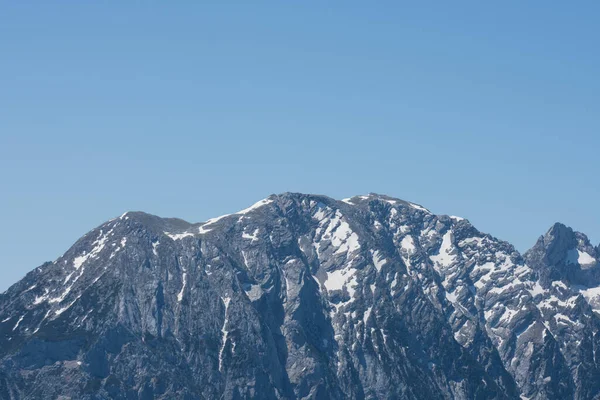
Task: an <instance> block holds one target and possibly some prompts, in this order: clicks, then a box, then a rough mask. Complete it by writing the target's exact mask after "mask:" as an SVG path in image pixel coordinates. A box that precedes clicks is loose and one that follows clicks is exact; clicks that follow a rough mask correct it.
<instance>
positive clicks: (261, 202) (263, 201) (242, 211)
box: [236, 199, 273, 214]
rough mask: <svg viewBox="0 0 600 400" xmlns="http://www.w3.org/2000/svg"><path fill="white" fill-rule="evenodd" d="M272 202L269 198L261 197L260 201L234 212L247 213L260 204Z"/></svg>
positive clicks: (264, 204) (260, 205)
mask: <svg viewBox="0 0 600 400" xmlns="http://www.w3.org/2000/svg"><path fill="white" fill-rule="evenodd" d="M272 202H273V200H271V199H263V200H261V201H258V202H256V203H254V204H253V205H251V206H250V207H248V208H244V209H243V210H241V211H238V212H236V214H247V213H249V212H250V211H253V210H256V209H258V208H260V207H262V206H266V205H267V204H270V203H272Z"/></svg>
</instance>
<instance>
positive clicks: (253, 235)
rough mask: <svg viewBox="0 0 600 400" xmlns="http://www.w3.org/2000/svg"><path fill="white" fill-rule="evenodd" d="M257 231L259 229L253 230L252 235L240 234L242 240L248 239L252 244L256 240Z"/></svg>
mask: <svg viewBox="0 0 600 400" xmlns="http://www.w3.org/2000/svg"><path fill="white" fill-rule="evenodd" d="M259 231H260V230H259V228H256V229H255V230H254V232H252V234H249V233H246V232H244V233H242V238H244V239H250V240H251V241H253V242H254V241H255V240H258V232H259Z"/></svg>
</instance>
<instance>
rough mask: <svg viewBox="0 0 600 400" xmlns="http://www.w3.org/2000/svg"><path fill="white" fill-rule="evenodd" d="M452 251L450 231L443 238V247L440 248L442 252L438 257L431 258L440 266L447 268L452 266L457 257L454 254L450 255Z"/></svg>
mask: <svg viewBox="0 0 600 400" xmlns="http://www.w3.org/2000/svg"><path fill="white" fill-rule="evenodd" d="M451 251H452V231H450V230H448V231H447V232H446V233H445V234H444V237H443V238H442V245H441V246H440V252H439V254H438V255H436V256H431V257H429V258H430V259H431V261H433V262H434V263H437V264H439V265H440V266H442V267H447V266H449V265H450V264H452V263H453V262H454V261H455V259H456V256H455V255H454V254H450V252H451Z"/></svg>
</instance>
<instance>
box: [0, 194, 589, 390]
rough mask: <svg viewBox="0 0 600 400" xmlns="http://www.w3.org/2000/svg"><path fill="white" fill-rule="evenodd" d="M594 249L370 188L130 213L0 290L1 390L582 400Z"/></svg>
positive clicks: (562, 235)
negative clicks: (511, 240) (491, 231)
mask: <svg viewBox="0 0 600 400" xmlns="http://www.w3.org/2000/svg"><path fill="white" fill-rule="evenodd" d="M597 257H598V253H597V251H596V249H594V247H593V246H591V245H590V244H589V241H587V238H585V236H583V235H581V234H578V233H575V232H573V231H571V230H570V229H569V228H566V227H564V226H562V225H555V226H554V227H553V228H551V230H550V231H549V232H548V233H547V234H546V235H545V236H544V237H542V238H541V239H540V242H538V244H536V246H535V247H534V248H533V249H532V250H531V251H529V252H528V253H527V254H526V255H525V257H521V255H519V254H518V252H516V251H515V249H514V248H513V247H512V246H511V245H510V244H508V243H506V242H502V241H500V240H497V239H495V238H493V237H492V236H489V235H486V234H483V233H481V232H479V231H478V230H476V229H475V228H474V227H473V226H472V225H471V224H470V223H469V222H468V221H467V220H463V219H461V218H458V217H448V216H438V215H434V214H432V213H430V212H429V211H428V210H426V209H425V208H423V207H421V206H419V205H416V204H413V203H409V202H405V201H402V200H398V199H393V198H389V197H387V196H381V195H369V196H357V197H353V198H351V199H345V200H343V201H336V200H333V199H330V198H327V197H324V196H313V195H303V194H290V193H286V194H282V195H274V196H271V197H269V198H268V199H265V200H262V201H260V202H258V203H257V204H255V205H253V206H251V207H250V208H248V209H246V210H243V211H241V212H238V213H236V214H231V215H228V216H223V217H220V218H215V219H212V220H209V221H207V222H205V223H201V224H189V223H187V222H185V221H181V220H177V219H162V218H158V217H155V216H151V215H148V214H144V213H138V212H130V213H126V214H124V215H123V216H121V217H120V218H117V219H114V220H111V221H109V222H107V223H105V224H103V225H101V226H100V227H98V228H96V229H94V230H93V231H91V232H89V233H87V234H86V235H85V236H83V237H82V238H81V239H80V240H79V241H78V242H77V243H75V245H74V246H73V247H72V248H71V249H69V250H68V251H67V252H66V253H65V254H64V255H63V256H62V257H60V258H59V259H57V260H56V261H55V262H53V263H46V264H44V265H42V266H41V267H38V268H36V269H35V270H33V271H32V272H30V273H29V274H28V275H27V276H26V277H25V278H24V279H23V280H21V281H20V282H18V283H17V284H15V285H14V286H12V287H11V288H10V289H9V290H8V291H7V292H5V293H4V294H2V295H0V321H1V322H0V398H6V399H26V398H41V399H46V398H48V399H55V398H59V397H60V396H63V397H64V398H73V399H104V398H116V399H152V398H157V399H203V398H206V399H215V398H224V399H240V398H261V399H301V398H315V399H316V398H333V399H364V398H367V399H368V398H382V399H383V398H385V399H387V398H408V399H475V398H477V399H480V398H481V399H486V398H490V399H515V398H516V399H518V398H519V397H520V396H521V397H523V398H531V399H565V398H577V399H591V398H594V397H595V396H598V395H599V394H600V387H599V385H600V379H598V378H600V376H599V371H598V368H597V365H598V361H599V360H598V359H597V358H596V356H595V354H596V348H597V346H598V345H599V340H600V339H598V316H597V314H596V313H595V311H594V310H595V309H596V310H600V307H598V305H599V304H600V301H598V299H596V293H598V296H599V297H600V289H597V287H598V285H597V284H596V282H599V281H598V280H594V279H596V277H597V276H598V275H597V267H596V261H595V260H596V259H597Z"/></svg>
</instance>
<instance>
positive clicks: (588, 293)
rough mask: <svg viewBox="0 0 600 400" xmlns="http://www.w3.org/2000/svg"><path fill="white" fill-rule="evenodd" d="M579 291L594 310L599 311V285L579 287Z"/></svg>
mask: <svg viewBox="0 0 600 400" xmlns="http://www.w3.org/2000/svg"><path fill="white" fill-rule="evenodd" d="M580 293H581V294H582V295H583V297H584V298H585V299H586V300H587V302H588V303H589V304H590V306H591V307H592V309H593V310H594V311H596V312H600V286H599V287H594V288H586V289H581V290H580Z"/></svg>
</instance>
